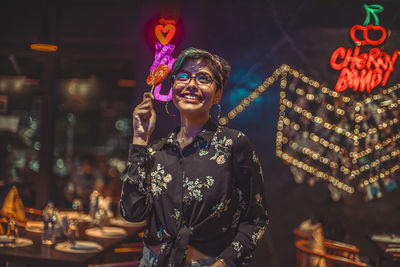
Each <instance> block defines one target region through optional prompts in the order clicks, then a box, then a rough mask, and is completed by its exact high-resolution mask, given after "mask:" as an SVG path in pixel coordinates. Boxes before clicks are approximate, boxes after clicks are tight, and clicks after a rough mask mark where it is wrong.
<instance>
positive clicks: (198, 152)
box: [121, 120, 268, 267]
mask: <svg viewBox="0 0 400 267" xmlns="http://www.w3.org/2000/svg"><path fill="white" fill-rule="evenodd" d="M178 131H179V128H176V129H175V130H174V131H172V132H171V133H170V134H169V136H168V137H167V138H163V139H161V140H159V141H157V142H155V143H153V144H151V145H149V146H139V145H130V148H129V161H128V166H127V168H126V169H125V171H124V172H123V175H122V179H123V182H124V183H123V189H122V195H121V214H122V216H123V217H124V218H125V219H126V220H128V221H142V220H144V219H146V218H147V219H148V225H147V228H146V230H145V236H144V241H145V243H146V244H147V245H156V244H162V245H161V252H160V256H159V260H158V265H157V266H183V263H184V261H185V251H186V248H187V245H188V244H190V245H191V246H193V247H194V248H196V249H197V250H199V251H201V252H202V253H204V254H207V255H209V256H212V257H218V258H222V259H224V260H225V262H226V263H227V264H228V266H230V267H234V266H238V265H240V263H242V262H250V261H251V257H252V252H253V250H254V249H255V248H256V246H257V243H258V241H259V240H260V239H261V237H262V236H263V233H264V231H265V229H266V226H267V224H268V215H267V212H266V209H265V202H264V183H263V176H262V170H261V166H260V163H259V160H258V158H257V156H256V153H255V152H254V150H253V148H252V146H251V144H250V141H249V139H248V137H247V136H246V135H244V134H243V133H242V132H240V131H237V130H233V129H230V128H227V127H222V126H216V125H215V124H214V123H213V122H212V121H211V120H209V121H208V122H207V123H206V124H205V125H204V127H203V130H202V131H201V132H200V133H199V135H198V136H196V137H195V139H194V140H193V142H192V143H191V144H189V145H188V146H186V147H184V149H183V150H181V149H180V147H179V144H178V141H177V138H176V137H177V133H178ZM168 264H170V265H168Z"/></svg>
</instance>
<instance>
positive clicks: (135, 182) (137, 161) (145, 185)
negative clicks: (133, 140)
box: [120, 144, 152, 222]
mask: <svg viewBox="0 0 400 267" xmlns="http://www.w3.org/2000/svg"><path fill="white" fill-rule="evenodd" d="M149 161H150V159H149V153H148V147H147V146H141V145H133V144H131V145H129V157H128V163H127V166H126V168H125V170H124V171H123V172H122V176H121V179H122V181H123V184H122V192H121V200H120V212H121V215H122V217H123V218H124V219H126V220H127V221H131V222H141V221H143V220H144V219H145V218H146V217H148V216H149V214H150V212H151V209H152V196H151V190H150V186H151V185H150V183H149V182H148V180H147V173H148V171H147V170H148V165H149Z"/></svg>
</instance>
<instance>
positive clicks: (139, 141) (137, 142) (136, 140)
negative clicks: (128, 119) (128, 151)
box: [132, 136, 149, 146]
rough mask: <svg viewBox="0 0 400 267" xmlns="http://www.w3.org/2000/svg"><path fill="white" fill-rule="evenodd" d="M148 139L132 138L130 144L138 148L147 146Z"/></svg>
mask: <svg viewBox="0 0 400 267" xmlns="http://www.w3.org/2000/svg"><path fill="white" fill-rule="evenodd" d="M148 139H149V138H146V139H143V138H141V137H136V136H134V137H133V139H132V144H134V145H140V146H147V145H148V144H149V142H148Z"/></svg>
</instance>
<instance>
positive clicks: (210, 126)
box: [154, 118, 218, 150]
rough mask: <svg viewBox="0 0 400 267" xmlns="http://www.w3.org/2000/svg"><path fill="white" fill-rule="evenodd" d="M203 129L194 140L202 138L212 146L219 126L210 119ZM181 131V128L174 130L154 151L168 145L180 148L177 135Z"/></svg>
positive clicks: (156, 145) (158, 143)
mask: <svg viewBox="0 0 400 267" xmlns="http://www.w3.org/2000/svg"><path fill="white" fill-rule="evenodd" d="M202 128H203V129H202V130H201V131H200V133H199V134H198V135H197V136H196V137H195V138H194V140H196V139H199V138H200V139H203V140H204V141H206V142H207V143H208V144H211V140H212V138H213V136H214V133H215V132H216V130H217V128H218V126H217V125H216V124H215V123H214V121H213V120H212V119H211V118H209V119H208V121H207V122H206V123H205V124H204V125H203V127H202ZM179 130H180V126H178V127H176V128H175V129H173V130H172V131H171V132H170V133H169V134H168V136H167V137H166V138H163V139H161V140H160V142H157V143H156V144H155V147H154V149H156V150H158V149H161V148H162V147H163V146H164V145H167V144H170V145H175V146H178V139H177V135H178V132H179Z"/></svg>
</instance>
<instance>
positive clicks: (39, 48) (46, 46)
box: [31, 44, 58, 52]
mask: <svg viewBox="0 0 400 267" xmlns="http://www.w3.org/2000/svg"><path fill="white" fill-rule="evenodd" d="M31 49H32V50H36V51H44V52H55V51H57V49H58V46H56V45H51V44H31Z"/></svg>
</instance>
